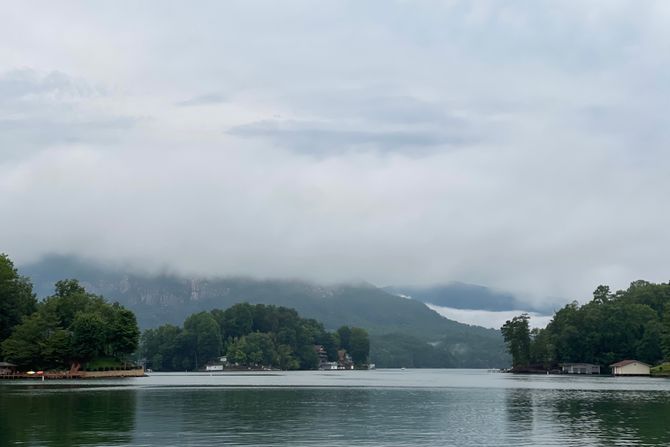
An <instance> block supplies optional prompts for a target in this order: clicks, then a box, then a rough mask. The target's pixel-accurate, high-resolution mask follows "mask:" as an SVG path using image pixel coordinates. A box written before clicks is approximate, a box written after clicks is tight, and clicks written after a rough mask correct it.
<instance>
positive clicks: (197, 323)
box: [184, 312, 221, 368]
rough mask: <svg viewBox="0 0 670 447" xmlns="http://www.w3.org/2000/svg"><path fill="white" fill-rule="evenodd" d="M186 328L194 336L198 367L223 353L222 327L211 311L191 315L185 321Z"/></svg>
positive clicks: (195, 356)
mask: <svg viewBox="0 0 670 447" xmlns="http://www.w3.org/2000/svg"><path fill="white" fill-rule="evenodd" d="M184 330H185V331H186V333H187V334H189V335H190V336H191V337H192V338H193V341H192V342H193V345H194V346H193V348H194V352H193V354H194V358H195V363H196V364H195V367H196V368H199V367H200V366H202V365H204V364H205V363H207V362H208V361H210V360H212V359H215V358H217V357H219V356H220V355H221V329H220V328H219V324H218V323H217V322H216V320H215V319H214V317H213V316H212V314H211V313H209V312H200V313H197V314H193V315H191V316H190V317H188V318H187V319H186V321H184Z"/></svg>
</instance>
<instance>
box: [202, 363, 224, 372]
mask: <svg viewBox="0 0 670 447" xmlns="http://www.w3.org/2000/svg"><path fill="white" fill-rule="evenodd" d="M205 371H223V365H220V364H213V365H206V366H205Z"/></svg>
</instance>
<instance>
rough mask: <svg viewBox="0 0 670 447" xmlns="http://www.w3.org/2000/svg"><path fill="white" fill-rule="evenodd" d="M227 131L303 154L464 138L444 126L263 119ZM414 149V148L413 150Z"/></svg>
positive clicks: (419, 147) (422, 145) (443, 143)
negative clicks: (370, 125) (354, 125)
mask: <svg viewBox="0 0 670 447" xmlns="http://www.w3.org/2000/svg"><path fill="white" fill-rule="evenodd" d="M228 133H229V134H230V135H235V136H241V137H246V138H256V137H257V138H264V139H267V140H269V141H271V142H272V143H273V144H276V145H279V146H283V147H285V148H288V149H290V150H294V151H297V152H301V153H307V154H318V155H324V154H332V153H334V152H335V153H338V152H343V151H349V150H370V149H373V150H380V151H382V152H385V151H397V150H410V151H419V152H423V150H424V149H426V148H428V149H430V148H436V147H442V148H445V147H453V146H458V145H462V144H463V143H464V142H465V141H466V138H465V137H464V136H462V135H458V134H459V133H461V132H459V131H458V129H455V130H454V132H453V135H450V134H449V133H448V132H447V131H446V130H441V131H440V130H436V129H424V130H419V129H407V130H393V129H386V130H362V129H356V128H352V129H343V128H333V126H332V124H329V123H318V122H308V121H279V120H266V121H258V122H254V123H248V124H243V125H240V126H235V127H233V128H232V129H230V130H228ZM415 153H416V152H415Z"/></svg>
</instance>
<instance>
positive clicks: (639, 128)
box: [0, 0, 670, 300]
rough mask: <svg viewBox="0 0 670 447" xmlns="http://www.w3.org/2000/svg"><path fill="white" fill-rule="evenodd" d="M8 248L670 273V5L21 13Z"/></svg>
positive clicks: (1, 59)
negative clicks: (669, 109)
mask: <svg viewBox="0 0 670 447" xmlns="http://www.w3.org/2000/svg"><path fill="white" fill-rule="evenodd" d="M0 22H1V23H0V216H1V217H0V251H4V252H7V253H8V254H9V255H10V256H11V257H12V258H13V259H14V260H15V261H16V262H18V263H19V264H21V263H27V262H31V261H34V260H36V259H39V258H40V257H41V256H42V255H44V254H45V253H73V254H78V255H82V256H86V257H90V258H93V259H99V260H103V261H114V262H131V263H134V264H136V265H139V266H142V267H144V268H149V269H152V268H162V267H169V268H172V269H175V270H178V271H182V272H185V273H189V274H190V273H200V274H224V275H231V274H248V275H254V276H264V277H285V276H290V277H304V278H309V279H314V280H319V281H339V280H347V279H354V278H355V279H365V280H368V281H371V282H373V283H375V284H378V285H388V284H407V283H413V284H430V283H437V282H446V281H450V280H460V281H465V282H471V283H476V284H483V285H488V286H493V287H497V288H500V289H505V290H509V291H512V292H515V293H517V294H520V295H522V296H526V297H528V298H529V299H533V300H545V299H549V298H548V297H562V298H564V299H566V300H571V299H575V298H576V299H580V300H582V299H584V298H586V297H588V296H589V295H590V294H591V292H592V290H593V289H594V288H595V286H597V285H598V284H600V283H606V284H610V285H612V286H613V287H614V288H622V287H626V286H627V284H628V283H629V282H630V281H632V280H635V279H639V278H644V279H648V280H652V281H664V282H665V281H668V280H669V279H670V268H669V267H670V258H669V257H668V253H670V208H669V206H668V202H669V193H670V115H669V113H668V107H669V106H670V81H669V80H670V2H668V1H666V0H659V1H651V0H650V1H639V0H631V1H616V0H602V1H595V0H592V1H588V2H584V1H581V0H580V1H568V0H560V1H531V0H527V1H504V2H503V1H485V0H482V1H476V2H474V1H472V2H471V1H395V2H394V1H386V0H385V1H360V0H356V1H350V2H347V1H332V2H327V1H318V2H316V1H282V2H276V1H267V2H257V1H249V0H244V1H239V2H236V1H225V2H220V1H216V2H198V3H197V4H196V2H167V1H156V2H148V1H143V2H136V1H127V2H81V3H72V2H66V1H59V2H28V1H21V2H3V4H2V5H1V6H0Z"/></svg>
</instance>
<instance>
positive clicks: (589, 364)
mask: <svg viewBox="0 0 670 447" xmlns="http://www.w3.org/2000/svg"><path fill="white" fill-rule="evenodd" d="M577 365H579V366H600V365H596V364H595V363H561V364H560V365H559V366H577Z"/></svg>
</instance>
